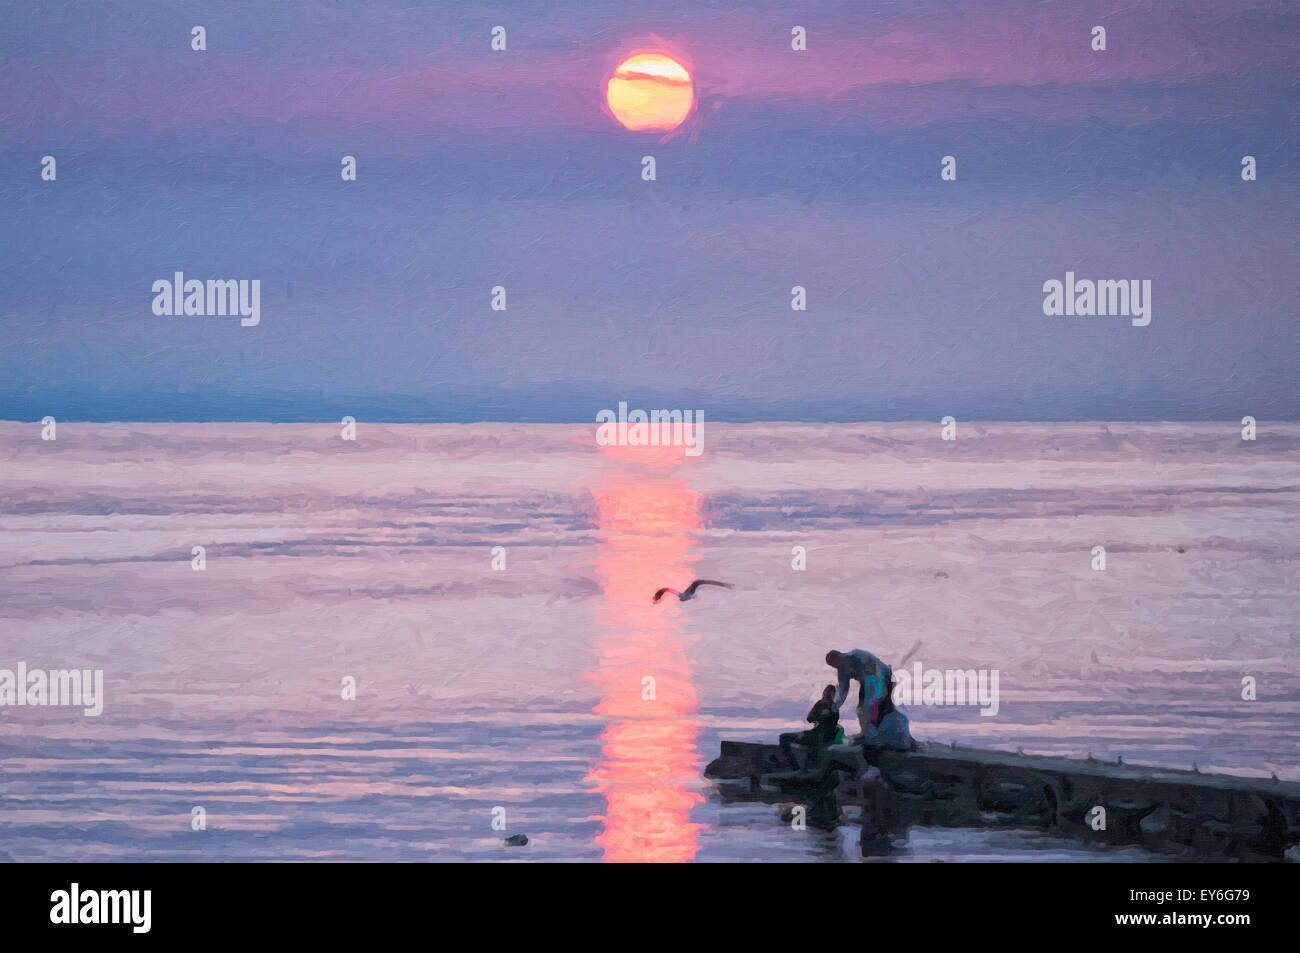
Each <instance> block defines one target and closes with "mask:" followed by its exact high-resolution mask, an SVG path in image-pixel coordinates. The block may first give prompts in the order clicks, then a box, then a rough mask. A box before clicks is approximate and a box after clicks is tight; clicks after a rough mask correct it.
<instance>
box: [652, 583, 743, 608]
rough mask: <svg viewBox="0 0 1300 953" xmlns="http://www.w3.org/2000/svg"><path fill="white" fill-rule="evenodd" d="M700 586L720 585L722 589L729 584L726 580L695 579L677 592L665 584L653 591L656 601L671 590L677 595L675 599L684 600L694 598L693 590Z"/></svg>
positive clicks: (728, 586)
mask: <svg viewBox="0 0 1300 953" xmlns="http://www.w3.org/2000/svg"><path fill="white" fill-rule="evenodd" d="M700 586H721V587H722V588H723V589H730V588H731V584H730V583H727V582H717V581H716V580H713V579H696V580H695V581H694V582H693V583H691V584H690V585H689V586H687V587H686V591H685V592H678V591H677V590H676V589H669V588H668V587H667V586H664V587H663V588H662V589H660V590H659V591H658V592H656V593H655V602H658V601H659V600H660V599H662V598H663V597H664V593H665V592H671V593H672V594H673V595H675V596H676V597H677V600H678V601H679V602H685V601H686V600H687V599H694V598H695V590H696V589H698V588H700Z"/></svg>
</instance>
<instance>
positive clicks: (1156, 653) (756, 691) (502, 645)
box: [0, 421, 1300, 861]
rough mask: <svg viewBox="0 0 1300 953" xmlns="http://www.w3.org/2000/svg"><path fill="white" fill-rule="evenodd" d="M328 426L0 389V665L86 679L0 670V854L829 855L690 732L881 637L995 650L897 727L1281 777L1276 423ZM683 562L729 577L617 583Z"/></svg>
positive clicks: (1284, 698) (961, 841)
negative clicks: (1249, 430) (6, 697)
mask: <svg viewBox="0 0 1300 953" xmlns="http://www.w3.org/2000/svg"><path fill="white" fill-rule="evenodd" d="M340 430H341V427H340V426H339V425H337V424H332V423H324V424H318V425H302V424H291V425H290V424H285V425H271V424H77V423H60V424H59V425H58V431H57V439H56V440H54V441H43V440H42V439H41V428H40V426H39V425H37V424H30V423H22V424H19V423H0V668H8V669H13V668H16V666H17V664H18V663H19V662H25V663H26V664H27V666H28V668H29V669H34V668H42V669H67V668H74V667H75V668H80V669H101V670H103V673H104V685H105V699H104V712H103V714H102V715H100V716H99V717H85V716H83V715H82V713H81V712H80V710H78V709H68V708H51V707H3V708H0V860H14V861H28V860H90V861H94V860H119V859H120V860H203V861H212V860H263V859H265V860H270V859H323V860H388V859H391V860H593V861H594V860H601V859H607V860H639V859H643V860H689V859H696V860H703V861H715V860H814V861H816V860H823V861H855V860H861V857H860V854H859V851H858V849H857V843H856V832H855V831H854V830H853V829H852V828H851V826H846V827H844V828H841V829H840V830H839V831H836V832H834V833H816V832H800V831H793V830H791V829H790V827H789V825H787V824H783V823H782V822H781V820H780V818H779V816H778V815H779V807H777V806H774V805H754V804H748V805H747V804H724V803H722V802H721V801H720V800H719V798H718V797H717V795H716V794H714V793H713V792H712V791H711V789H710V787H709V785H708V784H706V783H704V782H703V781H702V780H701V778H700V771H701V769H702V768H703V766H704V764H705V763H707V761H708V760H710V759H711V758H712V757H714V756H715V755H716V753H717V748H718V741H719V739H721V738H724V737H725V738H736V739H751V740H761V739H771V738H774V737H775V735H776V734H777V733H779V732H781V731H790V730H795V729H797V728H798V727H799V722H800V719H801V718H802V716H803V714H804V712H805V711H806V710H807V708H808V706H809V704H810V701H811V699H813V698H814V697H815V696H816V695H817V694H818V692H819V690H820V688H821V686H822V685H824V684H825V683H826V682H827V681H828V679H829V677H830V675H831V672H830V670H829V669H828V668H827V667H826V666H825V664H824V662H823V661H822V657H823V656H824V655H825V653H826V651H827V650H828V649H830V648H839V649H845V650H847V649H852V648H866V649H870V650H871V651H874V652H876V653H877V654H878V655H881V656H882V657H884V658H885V659H886V660H895V661H896V660H897V659H899V658H900V657H901V656H902V655H903V654H904V653H906V652H907V651H908V650H909V649H910V648H911V647H912V646H913V645H914V644H916V643H917V642H918V641H919V642H920V647H919V648H918V649H917V651H916V654H915V656H914V658H915V659H916V660H919V661H920V662H922V664H923V665H924V666H925V667H927V668H939V669H949V668H952V669H956V668H960V669H968V668H974V669H988V670H994V669H996V670H997V671H998V673H999V687H1000V699H999V710H998V713H997V715H996V716H993V717H985V716H981V715H980V713H979V708H978V707H961V706H944V707H936V706H913V707H911V708H910V709H909V715H910V717H911V720H912V729H913V733H914V734H915V735H916V736H917V737H919V738H922V739H931V740H937V741H943V742H948V741H953V740H955V741H958V742H959V743H961V744H965V745H969V746H984V747H995V748H1003V749H1014V748H1016V747H1021V748H1023V750H1025V751H1026V752H1027V753H1044V754H1049V753H1050V754H1062V755H1070V756H1079V757H1083V756H1085V755H1087V754H1089V753H1091V754H1092V755H1093V756H1094V757H1097V758H1109V759H1114V758H1116V757H1119V756H1123V758H1124V760H1125V761H1126V762H1145V763H1150V764H1158V765H1170V766H1177V767H1190V766H1191V765H1192V764H1193V763H1195V764H1197V765H1198V766H1199V767H1200V768H1201V769H1202V770H1211V771H1225V772H1233V773H1239V774H1249V775H1258V776H1265V777H1266V776H1268V774H1269V773H1270V772H1273V773H1276V774H1277V775H1278V776H1279V777H1283V778H1290V779H1293V780H1294V779H1300V675H1298V674H1297V673H1300V625H1298V623H1300V610H1298V609H1297V601H1296V592H1297V591H1300V573H1298V567H1300V533H1297V529H1298V528H1300V524H1298V522H1297V517H1298V516H1300V467H1298V466H1297V464H1300V427H1297V426H1295V425H1269V424H1268V423H1266V422H1265V423H1263V424H1261V427H1260V433H1259V437H1258V439H1257V440H1256V441H1253V442H1247V441H1243V440H1242V439H1241V435H1240V430H1239V426H1238V425H1237V424H1235V423H1232V422H1225V423H1213V424H1115V423H1112V424H1109V425H1106V424H1100V423H1074V424H1006V423H1002V424H983V425H981V424H973V423H961V424H959V430H958V440H957V441H955V442H946V441H942V440H940V437H939V425H938V424H937V423H926V422H921V423H907V424H903V423H897V424H839V425H829V426H822V425H807V424H751V425H726V424H709V425H707V427H706V431H705V441H704V453H703V454H702V455H701V456H699V457H688V456H686V455H685V454H684V453H683V452H682V449H681V448H680V447H663V448H639V447H625V448H598V447H597V446H595V444H594V441H593V432H594V425H593V426H541V425H508V424H483V425H471V426H453V425H400V426H399V425H380V424H367V423H366V422H365V421H362V422H361V423H360V424H359V426H358V435H357V437H358V438H357V440H356V441H345V440H343V439H342V438H341V436H340ZM1096 546H1104V547H1105V549H1106V569H1105V570H1104V571H1096V570H1094V569H1093V565H1094V559H1095V557H1094V555H1093V550H1094V547H1096ZM195 547H202V548H203V552H202V559H203V561H204V563H205V568H204V569H203V570H202V571H196V570H195V569H194V568H193V567H194V562H195V560H196V558H197V557H196V556H195ZM798 565H805V567H806V568H802V569H799V568H796V566H798ZM697 576H698V577H705V578H710V579H719V580H724V581H726V582H729V583H732V584H733V585H734V587H735V588H734V589H732V590H723V589H705V590H703V591H702V592H701V594H700V595H699V597H698V598H696V599H695V600H693V601H691V602H687V603H677V602H676V601H675V600H671V601H668V602H665V603H662V604H660V605H654V604H652V602H651V599H650V597H651V594H652V593H653V592H654V590H655V589H657V588H658V587H659V586H674V587H676V588H682V587H683V586H684V585H685V584H686V583H687V582H689V581H690V580H691V579H692V578H695V577H697ZM1247 677H1249V678H1251V679H1253V680H1254V683H1255V684H1256V686H1257V689H1256V691H1257V698H1256V699H1255V700H1253V701H1247V700H1243V698H1242V686H1243V679H1244V678H1247ZM352 680H355V685H356V690H355V699H350V698H345V697H344V695H345V694H348V693H347V691H346V686H347V685H349V684H351V681H352ZM844 713H845V716H846V719H847V720H849V721H851V720H852V717H853V716H852V713H851V711H850V709H849V708H848V707H846V708H845V710H844ZM196 808H202V812H196ZM200 813H201V816H202V819H203V827H204V829H202V830H195V829H194V827H195V824H196V822H195V818H196V816H198V815H199V814H200ZM494 822H495V826H494ZM497 828H503V829H497ZM514 833H523V834H526V835H527V836H528V837H529V838H530V843H529V844H528V845H527V846H525V847H507V846H505V845H504V844H503V837H504V836H506V835H509V834H514ZM1144 857H1145V855H1143V854H1141V853H1140V852H1136V851H1121V852H1116V851H1110V852H1105V851H1101V850H1097V849H1093V848H1089V847H1086V846H1084V845H1081V844H1079V843H1075V842H1071V841H1065V840H1058V839H1055V838H1051V837H1047V836H1045V835H1041V834H1036V833H1029V832H1018V831H967V830H936V829H925V828H914V829H913V830H912V831H911V832H910V833H909V835H908V837H907V840H906V842H902V841H900V842H899V843H898V844H897V845H896V848H895V851H894V853H893V854H892V855H890V858H889V859H896V860H922V861H925V860H938V859H942V860H961V859H968V858H978V859H1008V860H1011V859H1017V860H1023V859H1043V860H1076V859H1096V860H1140V859H1144Z"/></svg>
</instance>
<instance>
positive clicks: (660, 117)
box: [605, 53, 695, 131]
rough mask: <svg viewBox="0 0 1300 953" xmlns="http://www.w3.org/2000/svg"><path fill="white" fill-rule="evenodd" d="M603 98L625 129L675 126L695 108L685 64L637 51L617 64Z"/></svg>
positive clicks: (667, 128) (657, 54) (674, 127)
mask: <svg viewBox="0 0 1300 953" xmlns="http://www.w3.org/2000/svg"><path fill="white" fill-rule="evenodd" d="M605 101H606V103H608V105H609V111H610V113H611V114H613V116H614V118H615V119H617V120H618V121H619V122H620V123H622V124H623V125H624V126H625V127H626V128H628V129H632V130H638V131H640V130H669V129H676V128H677V127H678V126H680V125H681V124H682V121H683V120H685V119H686V117H687V116H689V115H690V114H691V110H692V109H693V108H694V107H695V88H694V86H693V84H692V83H691V74H690V73H689V72H687V70H686V67H684V66H683V65H682V64H681V63H679V62H677V61H676V60H675V59H673V58H672V57H671V56H666V55H665V54H663V53H638V54H636V55H635V56H630V57H628V58H627V59H625V60H624V61H623V62H622V63H620V64H619V65H618V68H617V69H616V70H615V71H614V75H613V76H612V77H611V78H610V80H609V85H608V86H607V87H606V88H605Z"/></svg>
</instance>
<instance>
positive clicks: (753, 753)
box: [704, 741, 1300, 860]
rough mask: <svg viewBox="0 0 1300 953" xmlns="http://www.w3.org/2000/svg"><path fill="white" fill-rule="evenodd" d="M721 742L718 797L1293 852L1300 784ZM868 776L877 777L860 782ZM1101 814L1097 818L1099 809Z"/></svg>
mask: <svg viewBox="0 0 1300 953" xmlns="http://www.w3.org/2000/svg"><path fill="white" fill-rule="evenodd" d="M795 750H796V752H797V753H798V757H799V759H800V762H801V768H800V770H798V771H791V770H790V768H789V765H788V764H787V763H786V762H785V760H784V758H782V757H781V753H780V749H779V748H778V747H777V746H776V745H766V744H755V743H747V742H733V741H724V742H722V750H721V754H720V756H719V757H718V758H717V759H715V760H714V761H713V762H712V763H711V764H709V766H708V767H707V768H706V769H705V772H704V776H705V777H706V778H708V779H710V780H712V781H714V782H716V783H717V784H718V786H719V788H720V789H721V790H722V792H723V793H724V795H725V796H728V797H733V798H743V799H751V800H752V799H757V800H766V801H776V802H780V801H791V800H794V801H803V802H805V803H808V804H809V805H811V806H813V807H815V808H817V809H818V810H820V811H822V812H823V813H825V812H826V811H831V812H832V813H837V812H838V810H839V808H840V806H845V805H856V806H859V807H862V806H866V807H870V808H872V809H873V810H876V811H879V810H880V804H881V799H882V797H883V798H884V801H885V803H886V805H887V807H886V809H887V811H888V813H889V815H890V817H891V820H892V822H893V823H895V824H900V825H902V826H906V825H908V824H923V825H929V826H938V827H990V826H997V827H1030V828H1045V829H1052V830H1058V831H1061V832H1062V833H1065V834H1069V835H1072V836H1075V837H1078V838H1081V839H1085V840H1088V841H1090V842H1094V843H1108V844H1137V845H1142V846H1145V847H1148V848H1151V849H1156V850H1161V851H1170V850H1172V851H1175V852H1178V853H1185V854H1192V855H1197V856H1199V857H1202V858H1205V859H1211V858H1217V859H1229V858H1239V859H1243V860H1281V859H1282V858H1283V854H1284V852H1285V851H1286V850H1287V848H1288V847H1291V846H1292V845H1295V844H1296V843H1297V842H1300V784H1297V783H1295V782H1287V781H1275V780H1271V779H1258V778H1242V777H1234V776H1232V775H1221V774H1202V773H1198V772H1196V771H1179V770H1172V769H1166V768H1155V767H1148V766H1143V765H1128V764H1123V765H1121V764H1113V763H1108V762H1099V761H1083V760H1074V759H1069V758H1053V757H1039V756H1033V755H1022V754H1012V753H1004V752H1000V751H984V750H977V749H968V748H952V747H946V746H940V745H933V744H930V745H921V746H920V748H919V749H918V750H916V751H906V752H905V751H880V750H876V751H870V750H864V749H862V748H860V747H858V746H856V745H836V746H834V747H830V748H825V749H820V750H812V751H810V750H807V749H798V748H797V749H795ZM871 766H875V767H876V768H878V769H879V771H880V775H881V777H880V778H879V779H878V780H875V781H870V780H867V781H864V780H863V775H864V774H865V773H866V772H867V769H868V768H869V767H871ZM1099 808H1100V811H1099V810H1098V809H1099Z"/></svg>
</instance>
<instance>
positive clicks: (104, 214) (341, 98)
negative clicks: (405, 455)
mask: <svg viewBox="0 0 1300 953" xmlns="http://www.w3.org/2000/svg"><path fill="white" fill-rule="evenodd" d="M474 7H475V9H473V10H472V11H471V10H469V9H467V5H463V4H450V3H447V4H416V3H406V4H392V3H385V2H377V3H367V4H365V5H359V4H342V3H298V2H283V3H276V4H274V5H266V4H255V3H241V2H222V3H208V2H198V3H188V4H184V5H178V4H175V3H167V2H139V3H131V4H121V5H115V6H114V5H100V4H60V3H48V4H41V5H32V6H31V8H30V9H23V10H17V11H13V12H11V13H10V14H9V29H7V30H6V31H4V33H3V34H0V54H3V55H0V64H3V65H0V81H2V82H3V88H5V89H6V90H7V91H8V95H7V96H6V102H5V104H4V105H3V107H0V171H2V172H3V178H2V179H0V191H2V192H3V194H2V195H0V200H2V207H3V208H4V209H5V217H6V225H7V227H6V228H5V229H4V230H3V233H2V234H0V252H2V253H3V254H2V256H0V286H2V287H4V288H5V295H4V296H3V298H2V299H0V321H3V324H4V327H5V329H6V331H7V335H6V337H7V340H6V347H5V348H4V349H3V350H2V351H0V417H5V418H12V417H20V418H31V417H40V416H42V415H44V414H45V413H52V414H55V415H56V416H61V417H99V418H118V417H129V418H144V419H151V418H156V419H174V418H176V417H187V416H188V417H208V416H218V417H227V418H236V419H243V418H247V419H262V418H277V419H278V418H281V417H306V418H311V417H315V416H325V415H334V414H335V413H339V412H348V409H349V408H358V409H360V410H361V412H363V413H366V414H368V415H369V416H371V417H372V418H373V417H391V418H393V419H410V418H426V417H431V418H437V419H475V418H480V417H506V418H518V419H592V418H594V415H595V412H596V411H597V410H599V409H601V408H603V407H608V406H614V405H615V404H616V403H617V401H618V400H623V399H626V400H629V401H631V402H632V403H633V404H634V405H635V404H637V402H638V401H644V404H642V405H643V406H645V405H648V404H649V403H650V402H651V401H655V402H659V403H662V402H667V403H663V404H662V405H664V406H689V407H700V408H702V409H705V410H706V411H712V412H713V414H714V416H716V417H727V416H732V417H750V418H754V417H756V418H764V417H803V418H811V419H818V418H821V417H829V418H834V419H854V418H875V417H887V418H926V417H934V416H936V415H942V414H945V413H953V414H955V415H957V416H959V417H965V418H970V417H986V418H997V417H1003V418H1095V417H1107V418H1123V417H1212V418H1239V417H1241V416H1243V415H1244V414H1248V413H1249V414H1253V415H1255V416H1258V417H1270V416H1272V417H1288V418H1298V417H1300V398H1297V393H1298V391H1297V387H1296V382H1297V379H1298V376H1300V375H1297V373H1296V371H1297V367H1296V362H1297V357H1296V356H1297V354H1300V347H1298V346H1297V345H1300V332H1298V331H1297V322H1296V317H1297V314H1296V311H1297V309H1296V304H1295V302H1296V294H1297V290H1300V289H1298V288H1297V275H1300V253H1298V252H1297V249H1296V244H1297V243H1296V241H1295V239H1296V232H1297V224H1300V222H1298V216H1297V211H1298V210H1300V204H1298V203H1297V188H1296V181H1295V179H1296V170H1297V163H1296V161H1295V159H1294V157H1293V150H1294V147H1295V143H1296V139H1295V133H1294V129H1295V128H1296V121H1297V119H1300V116H1298V115H1297V112H1298V110H1297V105H1298V104H1300V99H1298V98H1297V79H1296V64H1297V63H1300V13H1297V11H1296V9H1295V5H1294V4H1291V3H1284V2H1271V3H1251V2H1234V3H1232V4H1223V3H1201V2H1193V3H1143V4H1132V3H1123V4H1121V3H1089V2H1075V3H1028V2H1013V3H942V4H940V3H928V2H906V3H904V2H898V3H872V2H868V0H854V2H848V3H812V4H809V5H808V6H806V7H803V8H800V9H798V10H796V9H792V8H791V7H790V6H789V5H787V4H776V3H763V2H759V3H744V4H740V3H736V4H725V5H724V4H703V3H638V4H627V3H625V2H605V3H565V2H559V3H551V4H545V5H539V4H535V3H522V2H521V3H506V4H492V5H488V6H486V7H480V6H479V5H477V4H475V5H474ZM195 24H201V25H203V26H204V27H206V29H207V42H208V49H207V51H206V52H203V53H197V52H193V51H191V50H190V47H189V36H190V28H191V27H192V26H193V25H195ZM497 24H501V25H504V26H505V27H506V29H507V31H508V45H509V49H508V50H507V51H506V52H504V53H495V52H493V51H491V50H490V49H489V30H490V28H491V27H492V26H494V25H497ZM796 24H798V25H801V26H804V27H806V28H807V30H808V37H809V39H808V50H807V52H803V53H796V52H793V51H792V50H791V49H790V46H789V38H790V28H791V27H792V26H794V25H796ZM1095 24H1101V25H1103V26H1105V27H1106V29H1107V34H1108V35H1107V40H1108V43H1107V45H1108V49H1107V51H1106V52H1104V53H1095V52H1092V51H1091V50H1090V48H1089V40H1090V30H1091V27H1092V26H1093V25H1095ZM656 45H657V46H662V47H665V48H669V49H673V50H676V51H678V52H680V54H681V56H682V58H683V59H684V61H686V62H687V63H688V64H689V66H690V68H691V70H692V73H693V75H694V76H695V79H696V84H697V93H698V96H699V109H698V111H697V113H696V115H695V116H693V117H692V118H691V119H690V120H688V123H687V125H686V126H685V127H683V129H681V130H679V131H678V133H677V134H675V135H673V136H669V137H665V136H662V135H655V134H645V133H639V134H638V133H630V132H627V131H625V130H622V129H621V128H619V127H618V126H616V125H615V124H614V123H613V122H612V120H611V119H610V118H609V117H608V116H606V115H605V114H604V113H603V112H602V111H601V109H600V91H601V89H602V86H603V81H604V79H605V78H606V77H607V76H608V75H609V72H610V71H611V70H612V68H613V66H614V65H615V64H616V63H617V62H618V61H619V59H620V58H621V57H622V56H624V55H626V54H627V53H629V52H632V51H634V50H637V49H640V48H643V47H646V46H656ZM45 154H53V155H54V156H55V157H56V158H57V160H58V163H59V164H58V179H57V181H56V182H52V183H51V182H43V181H41V179H40V175H39V162H40V157H41V156H43V155H45ZM343 154H352V155H355V156H356V157H357V159H358V168H359V178H358V181H356V182H351V183H344V182H342V181H341V180H340V178H339V174H338V170H339V157H340V156H342V155H343ZM645 154H653V155H655V156H656V159H657V161H658V176H659V177H658V181H656V182H653V183H646V182H642V181H641V180H640V177H639V172H640V158H641V156H642V155H645ZM948 154H951V155H955V156H956V157H957V160H958V170H959V171H958V180H957V181H956V182H941V181H940V179H939V160H940V157H941V156H943V155H948ZM1247 154H1249V155H1254V156H1256V158H1257V160H1258V163H1259V179H1258V181H1256V182H1249V183H1248V182H1243V181H1242V180H1241V178H1240V174H1239V173H1240V161H1241V157H1242V156H1243V155H1247ZM1067 269H1068V270H1073V271H1075V272H1077V273H1079V275H1080V277H1090V278H1116V279H1120V278H1129V279H1132V278H1141V279H1150V280H1151V281H1152V283H1153V305H1154V307H1153V316H1152V323H1151V325H1150V326H1149V327H1146V328H1133V327H1131V326H1130V325H1129V324H1128V322H1127V321H1126V320H1123V319H1116V318H1049V317H1046V316H1044V315H1043V313H1042V300H1043V293H1042V290H1041V288H1042V284H1043V282H1044V281H1047V280H1049V279H1052V278H1056V279H1061V278H1063V277H1064V273H1065V271H1066V270H1067ZM177 270H181V271H184V272H185V273H186V274H187V276H189V277H197V278H204V279H206V278H257V279H259V280H260V281H261V284H262V300H261V306H262V322H261V324H260V325H259V326H258V327H256V328H241V327H240V326H239V322H238V320H234V321H229V320H226V319H222V318H199V317H188V318H186V317H157V316H155V315H154V314H153V313H152V310H151V308H150V303H151V300H152V294H151V291H150V289H151V286H152V283H153V282H154V281H155V280H156V279H159V278H170V276H171V274H172V273H173V272H174V271H177ZM796 284H798V285H803V286H805V287H807V289H808V300H809V310H808V311H807V312H802V313H800V312H792V311H791V310H790V306H789V301H790V288H791V287H792V286H793V285H796ZM494 285H505V286H506V287H507V289H508V296H509V297H508V300H509V310H508V311H506V312H504V313H501V312H493V311H491V310H490V308H489V290H490V288H491V287H492V286H494ZM354 412H356V411H354Z"/></svg>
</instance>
